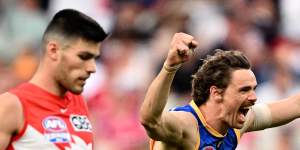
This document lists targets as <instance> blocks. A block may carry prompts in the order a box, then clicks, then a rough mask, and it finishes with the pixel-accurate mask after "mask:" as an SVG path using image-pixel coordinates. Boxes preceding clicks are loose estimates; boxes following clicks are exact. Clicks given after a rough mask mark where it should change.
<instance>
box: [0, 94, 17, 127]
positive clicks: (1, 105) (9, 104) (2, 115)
mask: <svg viewBox="0 0 300 150" xmlns="http://www.w3.org/2000/svg"><path fill="white" fill-rule="evenodd" d="M22 116H23V110H22V104H21V102H20V100H19V98H18V97H17V96H16V95H14V94H11V93H8V92H6V93H4V94H1V95H0V120H5V121H1V123H0V125H2V127H3V126H5V125H8V128H12V130H14V128H16V127H17V129H18V126H19V125H20V124H21V123H22ZM17 129H16V130H17Z"/></svg>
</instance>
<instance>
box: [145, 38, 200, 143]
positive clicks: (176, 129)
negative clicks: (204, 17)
mask: <svg viewBox="0 0 300 150" xmlns="http://www.w3.org/2000/svg"><path fill="white" fill-rule="evenodd" d="M196 46H197V42H196V41H195V40H194V37H192V36H190V35H188V34H184V33H176V34H175V35H174V36H173V39H172V42H171V46H170V49H169V52H168V56H167V58H166V60H165V62H164V66H163V68H162V70H161V71H160V73H159V74H158V75H157V77H156V78H155V79H154V80H153V82H152V83H151V85H150V87H149V88H148V91H147V94H146V96H145V99H144V103H143V104H142V107H141V111H140V121H141V123H142V124H143V126H144V127H145V129H146V131H147V133H148V135H149V136H150V137H151V138H152V139H154V140H160V141H165V142H168V141H170V140H172V141H173V142H176V141H177V140H179V139H180V137H182V122H183V121H181V120H180V113H170V112H163V110H164V107H165V105H166V103H167V99H168V96H169V92H170V87H171V84H172V81H173V78H174V76H175V73H176V71H177V69H178V68H179V67H180V66H181V64H182V63H184V62H186V61H188V60H189V59H190V58H191V56H192V54H193V49H194V48H195V47H196ZM177 114H178V115H179V116H177Z"/></svg>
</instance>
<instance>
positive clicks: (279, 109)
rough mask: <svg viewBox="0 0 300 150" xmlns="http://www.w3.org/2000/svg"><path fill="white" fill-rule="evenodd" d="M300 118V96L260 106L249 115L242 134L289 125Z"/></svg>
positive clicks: (255, 107) (254, 108)
mask: <svg viewBox="0 0 300 150" xmlns="http://www.w3.org/2000/svg"><path fill="white" fill-rule="evenodd" d="M299 117H300V94H297V95H294V96H291V97H288V98H285V99H282V100H278V101H275V102H273V103H269V104H258V105H256V106H254V107H253V109H252V110H251V111H250V112H249V114H248V115H247V118H248V119H247V122H246V123H245V124H246V125H245V126H244V128H243V129H242V132H250V131H257V130H263V129H265V128H272V127H277V126H281V125H284V124H287V123H289V122H291V121H293V120H294V119H296V118H299Z"/></svg>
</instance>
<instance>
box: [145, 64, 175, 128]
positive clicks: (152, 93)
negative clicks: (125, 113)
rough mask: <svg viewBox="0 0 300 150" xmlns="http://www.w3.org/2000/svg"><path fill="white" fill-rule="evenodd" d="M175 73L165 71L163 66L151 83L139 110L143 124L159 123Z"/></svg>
mask: <svg viewBox="0 0 300 150" xmlns="http://www.w3.org/2000/svg"><path fill="white" fill-rule="evenodd" d="M175 73H176V71H167V70H166V69H165V68H163V69H162V70H161V71H160V73H159V74H158V76H157V77H156V78H155V79H154V80H153V82H152V83H151V85H150V87H149V88H148V91H147V93H146V96H145V99H144V102H143V104H142V107H141V112H140V120H141V122H142V124H143V125H146V126H151V125H156V124H158V123H159V120H160V118H161V115H162V113H163V110H164V108H165V105H166V103H167V100H168V96H169V93H170V87H171V84H172V81H173V78H174V76H175Z"/></svg>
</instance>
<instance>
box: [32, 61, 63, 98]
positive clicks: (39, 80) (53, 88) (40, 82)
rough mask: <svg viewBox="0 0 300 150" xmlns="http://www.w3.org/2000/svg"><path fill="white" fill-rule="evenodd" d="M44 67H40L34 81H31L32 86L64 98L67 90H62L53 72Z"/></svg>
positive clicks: (33, 78)
mask: <svg viewBox="0 0 300 150" xmlns="http://www.w3.org/2000/svg"><path fill="white" fill-rule="evenodd" d="M44 68H45V67H42V65H40V66H39V68H38V70H37V72H36V73H35V74H34V76H33V77H32V79H31V80H30V81H29V82H30V83H32V84H35V85H37V86H39V87H40V88H42V89H44V90H45V91H48V92H49V93H52V94H54V95H57V96H59V97H64V95H65V94H66V92H67V90H66V89H64V88H62V87H61V86H60V85H59V84H58V83H57V82H56V80H55V78H54V75H53V72H55V71H51V69H44Z"/></svg>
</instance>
